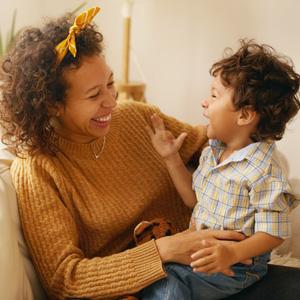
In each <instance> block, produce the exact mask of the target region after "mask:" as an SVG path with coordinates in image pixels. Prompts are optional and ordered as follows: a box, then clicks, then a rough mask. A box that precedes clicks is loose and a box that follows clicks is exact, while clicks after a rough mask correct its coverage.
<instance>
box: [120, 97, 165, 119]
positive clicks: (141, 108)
mask: <svg viewBox="0 0 300 300" xmlns="http://www.w3.org/2000/svg"><path fill="white" fill-rule="evenodd" d="M117 109H118V110H119V111H120V112H122V113H127V114H136V113H140V114H147V115H148V114H153V113H154V112H158V111H159V109H158V108H157V107H156V106H154V105H152V104H149V103H145V102H139V101H132V100H128V101H126V100H123V101H120V102H119V103H118V106H117Z"/></svg>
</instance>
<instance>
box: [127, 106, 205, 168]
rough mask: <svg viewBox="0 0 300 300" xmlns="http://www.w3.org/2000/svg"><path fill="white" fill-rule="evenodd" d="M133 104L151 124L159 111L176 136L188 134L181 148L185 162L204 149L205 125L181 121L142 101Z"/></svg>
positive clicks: (167, 126) (168, 127) (168, 128)
mask: <svg viewBox="0 0 300 300" xmlns="http://www.w3.org/2000/svg"><path fill="white" fill-rule="evenodd" d="M132 105H134V106H135V107H136V110H137V111H140V112H142V113H143V114H144V117H145V118H146V122H147V123H148V125H149V126H152V125H151V120H150V117H151V116H152V115H153V114H154V113H157V114H159V115H160V117H161V118H162V119H163V121H164V124H165V127H166V129H167V130H170V131H171V132H172V133H173V135H174V136H175V137H177V136H178V135H180V134H181V133H182V132H186V133H187V134H188V135H187V137H186V138H185V140H184V143H183V145H182V147H181V149H180V155H181V157H182V159H183V161H184V162H185V163H187V162H188V161H189V160H190V159H191V158H192V157H193V156H194V155H195V154H196V155H197V156H198V157H199V156H200V153H201V151H202V149H203V148H204V146H205V145H206V143H207V135H206V127H205V126H203V125H197V126H191V125H190V124H188V123H185V122H181V121H179V120H177V119H176V118H174V117H171V116H168V115H166V114H164V113H162V112H161V111H160V110H159V109H158V108H157V107H156V106H153V105H149V104H144V103H141V102H134V103H133V104H132Z"/></svg>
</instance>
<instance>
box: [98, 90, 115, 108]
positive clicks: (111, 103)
mask: <svg viewBox="0 0 300 300" xmlns="http://www.w3.org/2000/svg"><path fill="white" fill-rule="evenodd" d="M116 105H117V92H116V91H115V90H114V91H110V92H109V93H107V97H106V98H105V100H104V101H103V103H102V106H103V107H106V108H108V107H115V106H116Z"/></svg>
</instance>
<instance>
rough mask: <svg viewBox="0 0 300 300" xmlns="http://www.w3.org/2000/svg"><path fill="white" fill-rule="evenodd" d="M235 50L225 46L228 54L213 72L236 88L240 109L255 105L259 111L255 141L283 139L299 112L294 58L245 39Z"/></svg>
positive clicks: (236, 97)
mask: <svg viewBox="0 0 300 300" xmlns="http://www.w3.org/2000/svg"><path fill="white" fill-rule="evenodd" d="M240 42H241V47H240V48H239V50H238V51H237V52H235V53H233V51H232V49H230V48H227V49H226V50H225V58H223V59H221V60H220V61H218V62H216V63H214V64H213V65H212V67H211V69H210V74H211V75H213V76H217V75H218V74H220V77H221V80H222V82H223V84H224V85H225V86H228V87H231V88H233V89H234V99H233V104H234V106H235V108H236V109H237V110H239V109H243V108H244V107H249V106H250V107H252V108H253V109H254V110H255V111H256V112H257V113H258V114H259V122H258V125H257V130H256V132H255V133H254V134H253V136H252V139H253V140H254V141H262V140H268V139H271V140H280V139H281V138H282V136H283V133H284V131H285V127H286V124H287V122H288V121H289V120H291V119H292V118H293V117H294V116H295V115H296V114H297V112H298V110H299V108H300V102H299V94H298V90H299V82H300V75H299V74H297V73H296V72H295V71H294V69H293V64H292V62H291V60H290V59H289V58H287V57H285V56H281V55H279V54H278V53H276V52H275V50H274V49H273V48H272V47H271V46H268V45H265V44H262V45H259V44H257V43H255V42H254V41H253V40H249V41H247V40H245V39H244V40H241V41H240Z"/></svg>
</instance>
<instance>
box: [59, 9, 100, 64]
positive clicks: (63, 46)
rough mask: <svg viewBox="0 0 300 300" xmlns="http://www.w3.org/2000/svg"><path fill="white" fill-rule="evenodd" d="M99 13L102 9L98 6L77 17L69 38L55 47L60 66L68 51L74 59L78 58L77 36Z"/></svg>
mask: <svg viewBox="0 0 300 300" xmlns="http://www.w3.org/2000/svg"><path fill="white" fill-rule="evenodd" d="M99 11H100V7H98V6H96V7H93V8H90V9H88V10H86V11H84V12H83V13H81V14H80V15H79V16H78V17H76V19H75V21H74V23H73V25H72V26H71V27H70V29H69V34H68V36H67V38H66V39H64V40H63V41H62V42H60V43H59V44H58V45H57V46H56V47H55V50H56V52H57V63H58V64H59V63H60V62H61V61H62V60H63V58H64V57H65V55H66V54H67V52H68V50H69V51H70V52H71V53H72V55H73V56H74V57H76V43H75V35H76V34H77V33H78V32H79V31H80V30H81V29H83V28H84V27H85V26H86V25H87V24H89V23H90V22H91V21H92V19H93V18H94V16H95V15H96V14H97V13H98V12H99Z"/></svg>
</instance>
